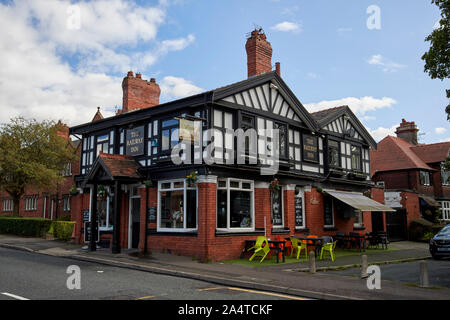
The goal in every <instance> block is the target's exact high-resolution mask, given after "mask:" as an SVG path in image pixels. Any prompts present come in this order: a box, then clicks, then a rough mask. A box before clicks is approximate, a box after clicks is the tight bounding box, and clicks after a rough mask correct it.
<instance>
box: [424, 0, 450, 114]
mask: <svg viewBox="0 0 450 320" xmlns="http://www.w3.org/2000/svg"><path fill="white" fill-rule="evenodd" d="M431 3H433V4H435V5H436V6H438V8H439V10H440V11H441V20H440V21H439V26H438V27H437V28H435V29H434V30H433V32H432V33H431V34H430V35H429V36H428V37H426V38H425V41H427V42H430V49H429V50H428V52H426V53H425V54H424V55H423V57H422V60H424V61H425V72H428V74H429V75H430V77H431V78H432V79H441V80H444V79H448V78H449V77H450V0H432V1H431ZM446 93H447V98H449V99H450V90H446ZM445 111H446V112H447V120H449V121H450V104H449V105H447V107H446V109H445Z"/></svg>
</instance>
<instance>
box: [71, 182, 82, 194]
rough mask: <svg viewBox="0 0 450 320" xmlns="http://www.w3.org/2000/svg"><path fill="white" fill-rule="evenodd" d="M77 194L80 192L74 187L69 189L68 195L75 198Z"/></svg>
mask: <svg viewBox="0 0 450 320" xmlns="http://www.w3.org/2000/svg"><path fill="white" fill-rule="evenodd" d="M79 193H80V191H79V190H78V189H77V187H76V186H75V185H72V188H70V195H71V196H76V195H77V194H79Z"/></svg>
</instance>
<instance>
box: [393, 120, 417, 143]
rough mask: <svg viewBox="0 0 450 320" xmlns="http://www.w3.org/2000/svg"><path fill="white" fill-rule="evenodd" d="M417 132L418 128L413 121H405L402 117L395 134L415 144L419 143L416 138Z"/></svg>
mask: <svg viewBox="0 0 450 320" xmlns="http://www.w3.org/2000/svg"><path fill="white" fill-rule="evenodd" d="M417 132H419V128H417V126H416V124H415V123H414V121H412V122H407V121H406V120H405V119H402V123H400V126H399V127H397V130H396V131H395V134H396V135H397V137H398V138H402V139H403V140H406V141H408V142H409V143H411V144H413V145H415V146H416V145H418V143H419V142H418V140H417Z"/></svg>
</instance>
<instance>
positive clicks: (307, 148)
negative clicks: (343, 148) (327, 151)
mask: <svg viewBox="0 0 450 320" xmlns="http://www.w3.org/2000/svg"><path fill="white" fill-rule="evenodd" d="M303 160H304V161H310V162H319V150H318V142H317V137H314V136H310V135H303Z"/></svg>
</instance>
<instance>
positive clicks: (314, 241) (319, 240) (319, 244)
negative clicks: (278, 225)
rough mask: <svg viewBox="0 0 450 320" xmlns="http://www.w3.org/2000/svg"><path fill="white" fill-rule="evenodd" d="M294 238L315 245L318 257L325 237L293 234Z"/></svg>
mask: <svg viewBox="0 0 450 320" xmlns="http://www.w3.org/2000/svg"><path fill="white" fill-rule="evenodd" d="M292 238H295V239H298V240H301V241H303V240H305V241H306V244H307V245H308V246H313V247H314V253H315V255H316V257H318V256H319V249H320V248H321V247H322V242H323V238H322V237H318V238H311V237H297V236H292ZM308 241H311V242H312V244H310V243H309V242H308Z"/></svg>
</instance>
